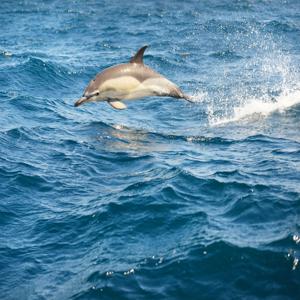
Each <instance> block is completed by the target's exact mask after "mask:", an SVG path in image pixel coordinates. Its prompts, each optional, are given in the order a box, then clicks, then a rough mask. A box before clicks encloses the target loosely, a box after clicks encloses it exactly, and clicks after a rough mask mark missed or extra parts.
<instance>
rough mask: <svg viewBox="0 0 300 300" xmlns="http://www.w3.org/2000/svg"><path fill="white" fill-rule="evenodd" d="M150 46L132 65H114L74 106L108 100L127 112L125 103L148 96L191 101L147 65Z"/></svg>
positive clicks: (86, 90) (114, 106)
mask: <svg viewBox="0 0 300 300" xmlns="http://www.w3.org/2000/svg"><path fill="white" fill-rule="evenodd" d="M147 47H148V46H144V47H142V48H141V49H139V50H138V51H137V53H136V54H135V55H134V56H133V57H132V58H131V60H130V61H129V63H123V64H119V65H115V66H112V67H110V68H107V69H105V70H103V71H102V72H100V73H99V74H97V75H96V77H95V79H93V80H91V81H90V83H89V85H88V86H87V87H86V89H85V90H84V93H83V96H82V97H81V98H80V99H79V100H77V101H76V102H75V104H74V105H75V106H76V107H77V106H79V105H81V104H83V103H85V102H92V101H106V102H108V103H109V104H110V105H111V106H112V107H113V108H115V109H125V108H126V105H125V104H124V103H123V102H122V101H124V100H134V99H139V98H143V97H148V96H158V97H173V98H182V99H185V100H187V101H191V98H190V97H189V96H187V95H185V94H184V93H183V92H182V91H181V90H180V88H179V87H178V86H177V85H176V84H174V83H173V82H171V81H170V80H168V79H167V78H165V77H164V76H162V75H161V74H159V73H157V72H155V71H154V70H152V69H151V68H149V67H148V66H146V65H144V63H143V56H144V52H145V50H146V48H147Z"/></svg>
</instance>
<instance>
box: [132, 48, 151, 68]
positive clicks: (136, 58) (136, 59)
mask: <svg viewBox="0 0 300 300" xmlns="http://www.w3.org/2000/svg"><path fill="white" fill-rule="evenodd" d="M147 47H148V45H146V46H144V47H142V48H141V49H140V50H139V51H138V52H137V53H136V54H135V56H133V57H132V58H131V60H130V62H131V63H132V64H134V63H135V64H143V56H144V52H145V50H146V48H147Z"/></svg>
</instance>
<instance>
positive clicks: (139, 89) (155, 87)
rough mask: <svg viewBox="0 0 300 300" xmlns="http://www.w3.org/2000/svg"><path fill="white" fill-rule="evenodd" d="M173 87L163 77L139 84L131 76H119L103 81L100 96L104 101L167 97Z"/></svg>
mask: <svg viewBox="0 0 300 300" xmlns="http://www.w3.org/2000/svg"><path fill="white" fill-rule="evenodd" d="M174 86H175V85H174V84H173V83H172V82H171V81H169V80H167V79H166V78H163V77H157V78H150V79H147V80H145V81H143V82H140V81H139V80H137V79H135V78H134V77H132V76H121V77H118V78H114V79H110V80H107V81H105V82H104V83H103V85H102V86H101V96H102V97H103V98H104V99H105V98H108V99H118V100H134V99H139V98H143V97H147V96H159V95H167V94H169V93H170V90H171V88H173V87H174Z"/></svg>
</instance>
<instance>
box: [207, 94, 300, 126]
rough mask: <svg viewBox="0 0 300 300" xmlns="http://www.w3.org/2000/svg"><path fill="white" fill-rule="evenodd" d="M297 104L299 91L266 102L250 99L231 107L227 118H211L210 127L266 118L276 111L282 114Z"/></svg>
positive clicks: (299, 97)
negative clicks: (257, 116)
mask: <svg viewBox="0 0 300 300" xmlns="http://www.w3.org/2000/svg"><path fill="white" fill-rule="evenodd" d="M299 103H300V90H295V91H288V92H284V93H282V94H281V95H280V96H278V97H277V98H276V99H272V100H268V101H266V100H264V99H259V98H250V99H247V100H245V103H244V104H241V105H240V106H237V107H233V114H232V115H231V116H229V117H228V116H225V117H222V116H221V117H211V119H210V125H212V126H216V125H222V124H226V123H229V122H237V121H240V120H242V119H249V118H250V117H253V116H254V115H261V116H264V117H266V116H268V115H270V114H272V113H274V112H276V111H278V112H284V111H285V110H287V109H289V108H290V107H292V106H294V105H297V104H299Z"/></svg>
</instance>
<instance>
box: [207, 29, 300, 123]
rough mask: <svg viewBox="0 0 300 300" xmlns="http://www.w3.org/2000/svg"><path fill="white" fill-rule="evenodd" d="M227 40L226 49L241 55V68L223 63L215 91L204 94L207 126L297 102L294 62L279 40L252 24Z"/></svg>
mask: <svg viewBox="0 0 300 300" xmlns="http://www.w3.org/2000/svg"><path fill="white" fill-rule="evenodd" d="M228 40H229V41H230V43H229V44H228V49H229V50H230V51H231V52H234V53H237V54H238V55H240V56H241V57H243V60H244V61H243V67H238V68H237V67H236V66H235V67H234V68H230V67H227V66H226V70H225V69H224V72H223V74H222V73H220V74H219V75H220V76H219V77H218V78H217V80H218V81H216V82H215V84H216V85H218V86H219V87H218V89H217V91H216V92H213V93H212V94H211V95H209V97H207V113H208V123H209V125H211V126H216V125H221V124H226V123H228V122H236V121H239V120H241V119H245V118H246V119H249V118H252V117H255V116H258V115H259V116H268V115H270V114H271V113H273V112H275V111H279V112H280V111H284V110H286V109H288V108H289V107H291V106H293V105H295V104H298V103H300V74H299V69H298V67H297V62H295V61H294V59H292V58H291V56H290V55H289V53H288V52H287V51H286V50H282V49H284V46H283V43H282V42H281V41H280V40H277V39H275V38H274V37H273V36H272V34H270V33H265V32H262V31H261V30H259V29H258V28H255V27H250V28H248V30H247V31H246V33H236V34H235V33H234V34H233V35H231V36H230V37H229V38H228Z"/></svg>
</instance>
